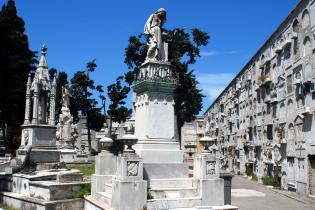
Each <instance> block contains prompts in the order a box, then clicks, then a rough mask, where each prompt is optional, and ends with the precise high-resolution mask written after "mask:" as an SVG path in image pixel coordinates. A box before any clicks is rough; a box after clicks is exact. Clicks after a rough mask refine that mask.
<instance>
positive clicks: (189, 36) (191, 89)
mask: <svg viewBox="0 0 315 210" xmlns="http://www.w3.org/2000/svg"><path fill="white" fill-rule="evenodd" d="M165 32H166V33H165V34H166V35H165V36H164V40H165V41H166V42H167V43H168V46H169V47H168V49H169V61H170V62H171V64H172V65H173V66H174V67H175V68H174V69H175V72H174V73H175V74H176V75H178V86H177V87H176V89H175V91H174V100H175V114H176V118H177V128H178V131H179V132H180V130H181V129H180V128H181V127H182V126H183V124H184V122H185V121H186V122H189V121H192V120H194V119H195V116H196V115H197V114H198V113H199V112H200V111H201V109H202V98H203V97H204V96H203V95H202V93H201V90H200V89H198V88H197V85H198V81H197V79H196V76H195V74H194V71H193V70H190V69H189V65H191V64H194V63H195V62H196V58H197V57H200V48H201V47H202V46H206V45H207V44H208V40H209V38H210V37H209V35H208V34H207V33H205V32H202V31H201V30H199V29H196V28H194V29H192V30H189V31H187V30H185V29H180V28H176V29H172V30H166V31H165ZM147 50H148V46H147V37H146V36H145V35H144V34H140V35H138V36H131V37H130V38H129V45H128V47H127V48H126V49H125V63H126V64H127V66H128V68H129V71H128V72H127V73H125V75H124V76H125V81H126V82H127V83H128V84H130V85H131V84H133V82H134V80H135V75H136V74H137V73H138V71H139V67H140V65H141V64H142V63H143V62H144V61H145V57H146V53H147ZM179 136H181V135H179Z"/></svg>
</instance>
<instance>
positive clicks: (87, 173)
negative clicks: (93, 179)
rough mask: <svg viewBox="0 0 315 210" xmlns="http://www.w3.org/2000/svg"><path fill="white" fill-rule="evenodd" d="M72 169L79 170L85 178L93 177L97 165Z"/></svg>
mask: <svg viewBox="0 0 315 210" xmlns="http://www.w3.org/2000/svg"><path fill="white" fill-rule="evenodd" d="M71 168H72V169H77V170H79V171H80V172H81V173H82V174H83V176H91V175H92V174H94V173H95V164H93V165H91V166H77V167H71Z"/></svg>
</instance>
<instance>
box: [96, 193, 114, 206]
mask: <svg viewBox="0 0 315 210" xmlns="http://www.w3.org/2000/svg"><path fill="white" fill-rule="evenodd" d="M96 199H97V200H98V201H99V202H101V203H104V204H106V205H107V206H111V204H112V195H111V194H109V193H106V192H98V193H96Z"/></svg>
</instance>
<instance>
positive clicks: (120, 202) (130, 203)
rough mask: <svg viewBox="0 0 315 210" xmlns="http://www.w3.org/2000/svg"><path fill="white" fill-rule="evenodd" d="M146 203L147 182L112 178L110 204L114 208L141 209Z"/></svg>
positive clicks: (124, 209) (122, 209) (120, 209)
mask: <svg viewBox="0 0 315 210" xmlns="http://www.w3.org/2000/svg"><path fill="white" fill-rule="evenodd" d="M146 205H147V182H146V181H143V180H137V181H123V180H117V179H114V180H113V194H112V201H111V206H112V208H113V209H115V210H142V209H146V208H145V207H146Z"/></svg>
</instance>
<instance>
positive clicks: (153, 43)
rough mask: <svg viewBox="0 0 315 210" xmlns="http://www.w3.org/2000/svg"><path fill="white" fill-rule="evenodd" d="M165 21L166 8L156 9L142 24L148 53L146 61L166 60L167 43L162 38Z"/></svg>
mask: <svg viewBox="0 0 315 210" xmlns="http://www.w3.org/2000/svg"><path fill="white" fill-rule="evenodd" d="M165 21H166V10H165V9H164V8H160V9H158V10H157V11H156V12H155V13H153V14H151V15H150V17H149V19H148V20H147V22H146V24H145V26H144V34H146V35H147V36H148V45H149V49H148V53H147V57H146V61H167V60H168V58H167V57H168V49H167V48H168V45H167V43H165V42H163V39H162V33H163V32H162V31H163V30H162V26H163V24H164V23H165Z"/></svg>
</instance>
